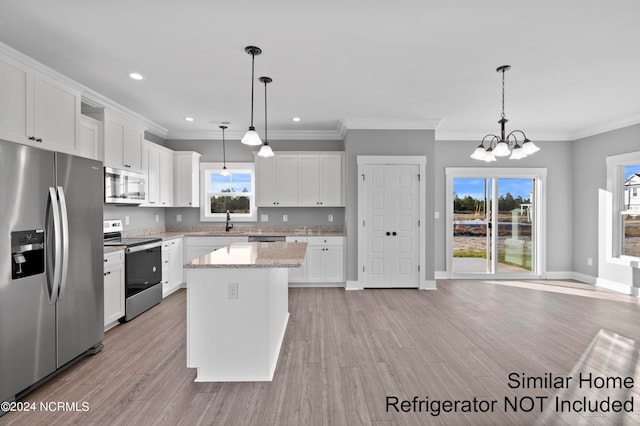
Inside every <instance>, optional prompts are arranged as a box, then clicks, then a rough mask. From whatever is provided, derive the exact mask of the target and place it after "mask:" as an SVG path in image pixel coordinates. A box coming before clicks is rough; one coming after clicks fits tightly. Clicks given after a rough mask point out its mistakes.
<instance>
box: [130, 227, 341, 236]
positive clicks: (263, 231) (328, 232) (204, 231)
mask: <svg viewBox="0 0 640 426" xmlns="http://www.w3.org/2000/svg"><path fill="white" fill-rule="evenodd" d="M125 234H126V235H125V236H127V237H150V238H161V239H163V240H170V239H172V238H180V237H246V236H249V235H264V236H296V237H307V236H309V237H311V236H319V237H329V236H338V237H344V236H346V232H345V228H344V226H242V227H238V228H234V229H231V230H230V231H229V232H226V231H225V228H224V226H222V225H220V226H207V227H202V226H192V227H189V226H186V227H180V228H170V229H168V230H164V229H162V228H148V229H141V230H133V231H128V232H125Z"/></svg>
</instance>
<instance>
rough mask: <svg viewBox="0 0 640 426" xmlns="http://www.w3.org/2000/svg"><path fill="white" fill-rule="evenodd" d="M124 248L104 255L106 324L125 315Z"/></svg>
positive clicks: (110, 324) (109, 325) (108, 324)
mask: <svg viewBox="0 0 640 426" xmlns="http://www.w3.org/2000/svg"><path fill="white" fill-rule="evenodd" d="M124 292H125V290H124V250H119V251H115V252H112V253H107V254H105V255H104V326H105V328H110V327H111V326H112V325H113V324H114V323H115V322H116V321H118V320H119V319H120V318H122V317H123V316H124Z"/></svg>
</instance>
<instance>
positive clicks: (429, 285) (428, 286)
mask: <svg viewBox="0 0 640 426" xmlns="http://www.w3.org/2000/svg"><path fill="white" fill-rule="evenodd" d="M437 289H438V288H437V287H436V280H424V281H422V282H421V283H420V287H419V290H437Z"/></svg>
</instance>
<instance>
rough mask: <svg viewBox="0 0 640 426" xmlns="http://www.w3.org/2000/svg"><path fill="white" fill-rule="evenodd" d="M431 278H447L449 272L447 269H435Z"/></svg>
mask: <svg viewBox="0 0 640 426" xmlns="http://www.w3.org/2000/svg"><path fill="white" fill-rule="evenodd" d="M433 278H434V279H436V280H448V279H449V273H448V272H447V271H435V272H434V273H433Z"/></svg>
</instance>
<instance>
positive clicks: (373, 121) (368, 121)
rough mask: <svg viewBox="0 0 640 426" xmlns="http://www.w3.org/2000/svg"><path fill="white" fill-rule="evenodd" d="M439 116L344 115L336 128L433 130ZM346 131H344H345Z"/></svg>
mask: <svg viewBox="0 0 640 426" xmlns="http://www.w3.org/2000/svg"><path fill="white" fill-rule="evenodd" d="M440 122H441V119H440V118H424V119H418V120H414V119H388V118H371V117H344V118H342V119H341V120H340V124H339V125H338V129H339V130H341V129H342V128H344V129H346V130H435V129H436V128H437V127H438V125H439V124H440ZM345 133H346V131H345Z"/></svg>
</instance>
